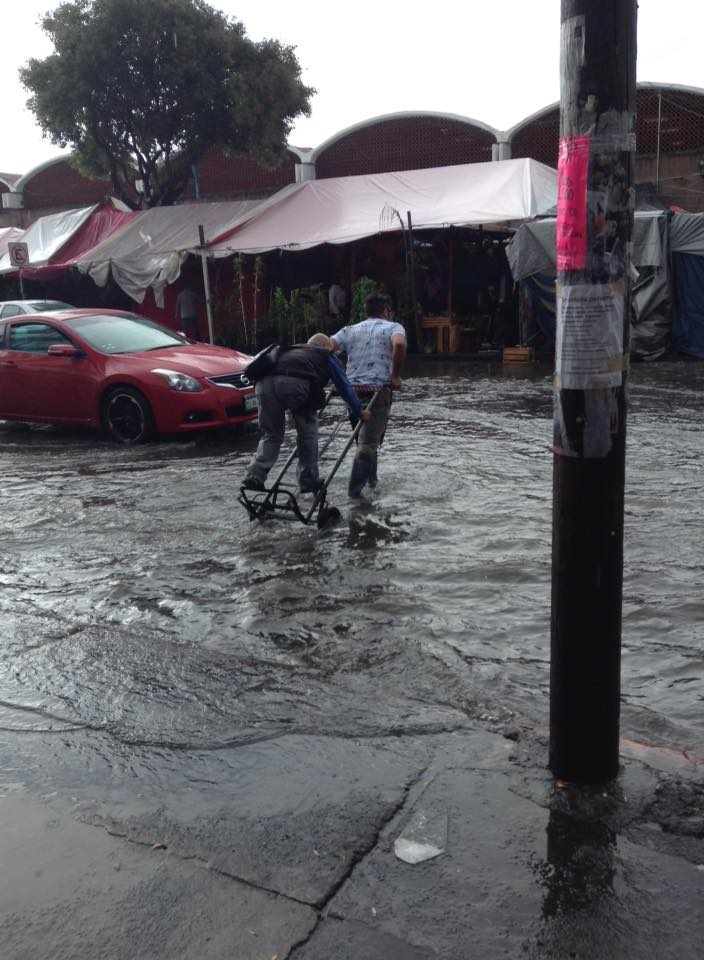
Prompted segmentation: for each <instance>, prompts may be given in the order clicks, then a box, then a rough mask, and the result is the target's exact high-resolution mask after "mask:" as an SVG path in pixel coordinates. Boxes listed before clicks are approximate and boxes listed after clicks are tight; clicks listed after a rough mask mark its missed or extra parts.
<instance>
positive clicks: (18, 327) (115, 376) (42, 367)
mask: <svg viewBox="0 0 704 960" xmlns="http://www.w3.org/2000/svg"><path fill="white" fill-rule="evenodd" d="M250 359H251V357H248V356H247V355H246V354H244V353H238V352H237V351H236V350H230V349H228V348H226V347H213V346H210V344H207V343H192V342H191V341H189V340H186V338H185V337H183V336H181V334H179V333H174V332H173V330H168V329H167V328H166V327H162V326H160V325H159V324H157V323H154V322H153V321H151V320H147V319H145V318H144V317H140V316H137V315H136V314H134V313H126V312H124V311H122V310H62V311H56V312H51V313H46V314H41V313H36V314H32V315H31V316H14V317H9V318H7V319H0V419H2V420H32V421H36V422H39V423H56V424H71V425H74V426H84V427H97V428H101V427H102V428H103V429H104V430H106V431H107V433H109V434H110V436H112V437H113V439H115V440H117V441H118V442H120V443H140V442H141V441H143V440H147V439H148V438H149V437H150V436H151V435H153V434H154V433H184V432H191V431H193V430H203V429H208V428H212V427H221V426H223V425H226V424H243V423H248V422H250V421H252V420H254V419H255V418H256V416H257V401H256V399H255V397H254V388H253V386H251V385H250V384H249V383H248V381H247V379H246V377H244V376H243V374H242V371H243V370H244V368H245V367H246V365H247V363H248V362H249V361H250Z"/></svg>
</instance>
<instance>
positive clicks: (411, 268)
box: [406, 210, 423, 350]
mask: <svg viewBox="0 0 704 960" xmlns="http://www.w3.org/2000/svg"><path fill="white" fill-rule="evenodd" d="M406 217H407V219H408V285H409V293H410V301H411V309H412V310H413V332H414V334H415V338H416V350H420V346H421V343H422V342H423V338H422V333H421V322H420V317H419V316H418V299H417V297H416V257H415V252H414V250H413V220H412V219H411V211H410V210H408V211H406Z"/></svg>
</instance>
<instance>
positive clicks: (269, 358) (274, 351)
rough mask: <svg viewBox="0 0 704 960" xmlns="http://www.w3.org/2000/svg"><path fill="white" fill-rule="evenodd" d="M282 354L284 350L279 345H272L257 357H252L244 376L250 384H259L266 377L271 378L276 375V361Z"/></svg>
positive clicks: (243, 372)
mask: <svg viewBox="0 0 704 960" xmlns="http://www.w3.org/2000/svg"><path fill="white" fill-rule="evenodd" d="M281 353H282V349H281V347H280V346H279V344H278V343H270V344H269V346H268V347H264V349H263V350H260V351H259V353H258V354H256V356H254V357H252V359H251V360H250V361H249V363H248V364H247V366H246V367H245V368H244V370H243V371H242V374H243V376H245V377H246V378H247V380H249V382H250V383H257V382H258V381H259V380H263V379H264V377H270V376H271V375H272V374H273V373H276V361H277V360H278V359H279V356H280V355H281Z"/></svg>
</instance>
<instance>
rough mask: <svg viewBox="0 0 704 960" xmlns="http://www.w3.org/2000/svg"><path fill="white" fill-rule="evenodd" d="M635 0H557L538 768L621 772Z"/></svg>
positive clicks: (583, 778) (579, 774) (591, 774)
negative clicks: (553, 333)
mask: <svg viewBox="0 0 704 960" xmlns="http://www.w3.org/2000/svg"><path fill="white" fill-rule="evenodd" d="M636 15H637V0H562V21H561V22H562V26H561V58H560V80H561V91H560V97H561V99H560V146H559V157H558V200H557V232H556V246H557V271H558V272H557V340H556V349H555V390H554V448H553V449H554V460H553V532H552V614H551V659H550V757H549V766H550V769H551V770H552V772H553V773H554V774H555V776H556V777H558V778H559V779H561V780H567V781H573V782H575V783H594V784H596V783H605V782H607V781H609V780H612V779H613V778H614V777H615V776H616V775H617V773H618V764H619V752H618V748H619V711H620V681H621V606H622V594H623V514H624V479H625V459H626V381H627V371H628V332H629V315H630V292H631V291H630V247H631V236H632V232H633V195H632V190H631V183H632V178H633V158H634V153H635V133H634V107H635V94H636Z"/></svg>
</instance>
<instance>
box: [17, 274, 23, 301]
mask: <svg viewBox="0 0 704 960" xmlns="http://www.w3.org/2000/svg"><path fill="white" fill-rule="evenodd" d="M17 277H18V278H19V281H20V300H24V298H25V297H24V280H23V279H22V271H21V270H19V271H18V272H17Z"/></svg>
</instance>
